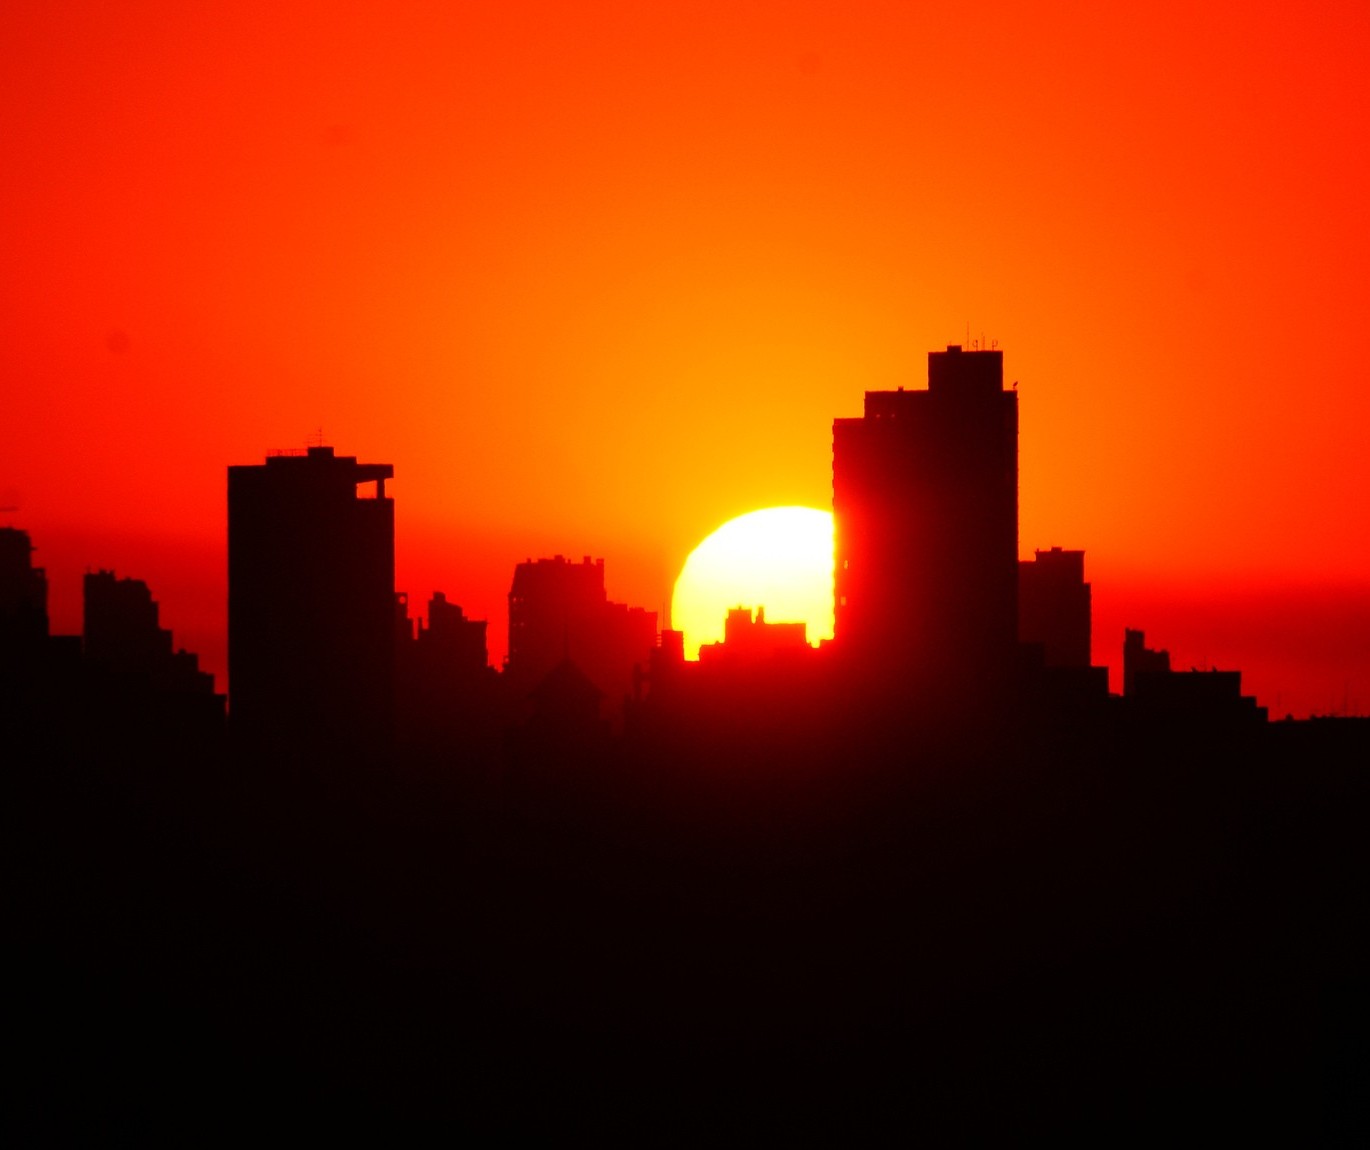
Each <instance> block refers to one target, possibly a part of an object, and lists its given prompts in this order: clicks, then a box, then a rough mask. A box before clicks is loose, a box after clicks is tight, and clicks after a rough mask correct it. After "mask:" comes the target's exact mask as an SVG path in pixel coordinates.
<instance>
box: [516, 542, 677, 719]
mask: <svg viewBox="0 0 1370 1150" xmlns="http://www.w3.org/2000/svg"><path fill="white" fill-rule="evenodd" d="M656 622H657V619H656V612H655V611H647V610H644V609H643V608H641V607H629V606H627V605H625V604H623V603H611V602H609V599H608V595H607V594H606V592H605V588H604V560H603V559H596V560H591V559H590V557H589V556H586V557H584V558H583V559H582V560H581V562H579V563H574V562H572V561H570V560H568V559H566V558H565V557H564V556H561V555H557V556H554V557H553V558H551V559H538V560H532V559H529V560H527V561H525V562H523V563H520V564H518V566H517V567H516V568H515V569H514V581H513V585H512V586H511V588H510V591H509V656H508V660H507V663H506V665H505V675H506V678H507V681H508V683H509V684H510V686H511V688H512V690H513V691H514V693H515V694H516V696H520V697H524V698H526V697H528V696H529V694H530V693H531V692H532V690H533V689H534V688H535V687H536V686H537V685H538V684H539V683H540V682H541V681H542V680H543V679H544V678H545V677H546V676H547V675H548V674H550V673H551V672H552V670H553V669H554V668H556V667H557V666H559V665H560V664H561V663H562V662H563V661H566V660H569V661H570V662H572V663H573V664H575V666H576V667H578V668H579V669H580V671H581V672H583V673H584V675H585V676H587V677H588V679H589V680H590V682H592V683H593V684H594V686H595V687H596V688H597V689H598V690H599V691H600V692H601V696H602V699H603V709H604V711H605V715H606V717H615V718H616V717H617V713H618V708H620V707H621V706H622V703H623V701H624V700H625V699H627V698H630V697H631V696H632V694H633V692H634V686H635V684H634V674H635V671H636V669H637V668H639V667H643V666H646V665H647V663H648V660H649V659H650V657H651V652H652V650H653V648H654V647H655V646H656Z"/></svg>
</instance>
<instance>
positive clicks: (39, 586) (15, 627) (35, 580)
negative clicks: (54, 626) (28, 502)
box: [0, 527, 48, 670]
mask: <svg viewBox="0 0 1370 1150" xmlns="http://www.w3.org/2000/svg"><path fill="white" fill-rule="evenodd" d="M47 638H48V579H47V574H46V572H45V571H44V570H43V568H41V567H35V566H34V565H33V544H32V543H31V542H30V540H29V534H28V532H27V531H20V530H19V529H18V528H16V527H0V670H4V669H13V670H17V669H18V668H20V667H22V666H24V665H25V664H27V663H29V662H31V661H32V660H34V659H36V658H37V657H38V656H39V651H40V649H41V648H42V646H43V644H44V643H45V642H46V641H47Z"/></svg>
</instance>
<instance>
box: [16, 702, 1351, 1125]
mask: <svg viewBox="0 0 1370 1150" xmlns="http://www.w3.org/2000/svg"><path fill="white" fill-rule="evenodd" d="M1368 749H1370V738H1367V734H1366V730H1365V724H1357V723H1355V722H1346V723H1340V724H1334V723H1323V724H1318V723H1308V724H1276V725H1273V726H1270V727H1263V728H1259V729H1257V730H1255V731H1247V732H1245V733H1241V732H1233V731H1227V732H1224V731H1209V732H1206V733H1205V732H1182V733H1181V732H1176V731H1166V730H1117V731H1110V732H1107V733H1100V732H1097V731H1096V732H1093V733H1081V732H1079V731H1075V732H1067V731H1061V730H1058V731H1054V732H1042V731H1037V732H1025V731H1022V730H1014V731H995V730H993V729H992V728H985V727H980V728H977V729H976V730H975V731H974V733H970V732H962V733H961V734H959V735H955V736H951V735H946V736H943V737H942V738H940V739H933V738H931V737H930V736H928V735H927V733H926V732H923V733H921V734H920V733H919V732H918V731H916V730H913V729H911V728H906V727H901V728H899V729H895V728H894V727H888V728H886V729H885V730H883V731H873V730H871V731H868V732H867V733H866V734H865V735H864V736H863V737H861V738H858V739H853V738H851V737H850V736H844V737H842V738H838V737H837V736H835V735H833V734H831V733H829V734H825V733H824V732H823V731H822V730H808V731H806V732H805V733H804V735H803V737H802V738H800V737H798V736H794V737H783V736H777V735H776V734H775V732H772V733H771V734H770V735H769V736H761V735H757V736H755V737H752V738H750V739H748V738H742V739H739V738H737V737H735V733H734V734H733V735H730V736H729V737H728V739H727V740H716V739H711V738H710V737H707V736H705V735H702V734H700V733H699V732H693V733H691V732H679V731H676V732H672V733H671V735H670V736H669V737H651V736H640V737H628V738H626V739H623V740H621V741H614V742H609V741H592V742H590V743H579V744H577V743H564V744H538V743H537V742H536V741H533V742H528V743H522V744H520V743H517V742H515V743H511V744H508V745H501V746H499V747H496V748H493V749H488V748H487V750H486V751H483V752H476V753H472V754H471V755H469V756H468V757H467V758H465V759H461V758H458V759H452V758H450V757H438V756H432V755H428V756H425V755H422V754H419V753H413V754H409V755H399V756H396V757H395V758H393V759H389V760H386V761H384V762H381V761H377V760H374V759H367V760H365V761H360V762H346V761H345V760H343V759H340V758H336V757H330V758H328V759H325V760H311V759H309V758H308V757H304V758H300V757H296V758H294V759H287V760H277V759H274V758H271V757H262V756H250V755H246V754H242V753H237V752H234V751H233V750H232V749H231V748H229V747H222V746H221V747H215V748H212V749H205V748H202V747H197V748H195V749H194V750H187V749H186V748H177V747H174V746H166V747H161V748H157V749H154V748H150V747H145V746H133V745H120V744H119V743H118V742H117V741H116V742H115V743H114V744H112V745H110V746H104V747H101V746H95V745H91V744H90V743H85V742H82V741H81V740H68V741H67V743H66V744H65V745H63V746H62V747H61V748H60V749H53V748H52V747H49V748H48V749H46V750H34V749H29V750H28V751H26V752H22V753H20V754H19V755H17V756H16V757H15V758H14V759H12V760H11V761H10V762H8V763H7V764H6V766H5V767H4V775H5V783H4V785H5V792H6V795H5V803H4V809H5V818H6V826H5V828H4V839H5V842H6V853H7V856H8V858H7V863H6V882H5V887H6V903H7V907H6V911H5V916H6V926H7V930H6V934H7V936H8V938H9V943H8V947H7V949H9V950H10V954H11V958H12V959H14V960H15V961H13V962H11V963H8V964H7V965H9V966H10V975H9V978H8V994H7V996H6V997H7V1001H8V1009H7V1011H6V1013H7V1015H8V1019H7V1021H6V1024H5V1031H6V1037H7V1043H6V1045H7V1046H8V1047H9V1052H10V1058H9V1059H8V1061H9V1064H10V1066H11V1067H12V1068H17V1069H12V1070H11V1071H10V1072H9V1081H8V1083H7V1090H6V1093H7V1094H8V1095H10V1100H9V1101H8V1102H7V1103H6V1104H5V1107H4V1109H5V1119H4V1121H5V1124H6V1126H7V1127H8V1128H9V1131H10V1138H9V1141H10V1142H11V1144H14V1145H22V1144H29V1143H33V1142H47V1141H52V1142H57V1141H62V1140H64V1139H65V1138H66V1137H67V1136H68V1135H70V1134H72V1133H83V1134H99V1135H112V1134H121V1135H131V1136H134V1137H138V1138H140V1139H141V1138H147V1137H175V1138H176V1139H177V1140H181V1139H187V1140H190V1139H194V1140H200V1139H202V1138H203V1137H206V1136H214V1135H219V1134H235V1135H240V1134H244V1133H247V1134H251V1133H254V1132H255V1133H259V1134H274V1133H277V1132H287V1131H288V1132H294V1133H299V1134H335V1133H339V1132H349V1133H351V1132H365V1133H366V1134H367V1135H369V1136H374V1135H375V1134H381V1135H385V1134H387V1133H397V1134H412V1133H416V1132H419V1131H422V1130H425V1129H429V1128H433V1127H438V1128H440V1129H442V1130H445V1131H448V1132H455V1133H462V1132H469V1133H473V1134H479V1135H490V1134H495V1135H500V1134H510V1135H513V1134H518V1133H525V1132H530V1131H531V1132H538V1133H544V1134H547V1133H550V1134H562V1135H570V1134H572V1133H582V1134H585V1135H592V1136H600V1137H611V1138H621V1139H622V1140H628V1139H632V1140H633V1141H650V1142H659V1141H662V1140H668V1141H669V1140H675V1139H679V1140H682V1141H689V1142H696V1141H702V1140H704V1139H706V1138H707V1139H709V1140H713V1139H715V1138H730V1137H734V1136H738V1135H757V1136H761V1137H766V1138H780V1137H791V1136H799V1137H808V1136H812V1137H815V1138H823V1139H830V1138H838V1137H847V1136H851V1137H856V1138H858V1139H860V1140H863V1141H864V1140H873V1139H874V1138H875V1137H877V1136H879V1137H881V1139H882V1140H884V1137H885V1136H886V1135H888V1136H889V1137H893V1138H900V1139H903V1138H905V1137H917V1136H920V1135H933V1136H936V1137H937V1138H938V1139H939V1140H946V1139H947V1138H950V1139H951V1140H960V1139H965V1140H977V1139H979V1138H982V1137H985V1136H994V1137H996V1138H1000V1139H1004V1138H1006V1139H1008V1140H1014V1139H1017V1138H1023V1137H1026V1136H1028V1135H1029V1134H1033V1133H1038V1132H1043V1131H1049V1132H1056V1133H1069V1132H1075V1133H1090V1134H1095V1135H1105V1136H1108V1137H1109V1138H1110V1140H1116V1138H1117V1137H1119V1136H1122V1137H1134V1136H1154V1135H1157V1134H1160V1135H1170V1136H1174V1135H1176V1134H1182V1135H1184V1136H1191V1135H1195V1134H1197V1135H1199V1136H1205V1135H1207V1136H1217V1137H1231V1136H1233V1135H1238V1136H1241V1135H1252V1134H1259V1135H1261V1136H1263V1138H1265V1139H1277V1140H1280V1141H1285V1142H1289V1143H1297V1144H1308V1143H1310V1142H1312V1143H1319V1142H1321V1143H1333V1144H1336V1143H1339V1142H1342V1141H1345V1142H1347V1143H1350V1142H1353V1141H1355V1142H1362V1141H1363V1139H1364V1136H1365V1135H1366V1133H1367V1132H1370V1109H1368V1108H1370V976H1368V975H1367V972H1368V971H1370V964H1368V963H1367V959H1370V949H1367V946H1366V926H1367V899H1366V891H1367V879H1368V878H1370V837H1368V836H1367V834H1366V827H1367V825H1370V821H1368V820H1367V816H1368V815H1370V755H1368V754H1367V750H1368Z"/></svg>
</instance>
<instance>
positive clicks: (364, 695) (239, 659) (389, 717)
mask: <svg viewBox="0 0 1370 1150" xmlns="http://www.w3.org/2000/svg"><path fill="white" fill-rule="evenodd" d="M393 475H394V468H393V467H392V466H391V465H390V464H388V463H358V462H357V460H356V458H355V457H354V456H350V455H349V456H340V455H335V454H334V451H333V448H331V447H311V448H309V449H308V450H307V451H303V452H294V453H284V452H283V453H280V454H275V455H271V456H268V457H267V460H266V462H265V463H262V464H253V465H247V466H235V467H230V468H229V469H228V673H229V684H228V685H229V721H230V724H231V727H232V729H233V730H234V731H235V732H236V733H237V734H238V735H239V736H241V737H243V738H244V739H247V740H249V741H252V742H255V743H262V744H265V745H268V746H270V745H277V746H283V747H287V746H288V747H308V746H317V747H320V748H324V749H341V750H344V751H349V752H365V751H367V750H370V749H374V748H376V747H377V746H384V745H386V744H387V743H388V741H389V740H390V738H391V737H392V735H393V728H394V707H395V505H394V501H393V500H392V499H391V498H390V497H388V496H387V495H386V493H385V481H386V480H387V479H390V478H391V477H392V476H393ZM372 484H374V488H373V490H372V491H359V489H361V488H363V487H366V486H370V485H372Z"/></svg>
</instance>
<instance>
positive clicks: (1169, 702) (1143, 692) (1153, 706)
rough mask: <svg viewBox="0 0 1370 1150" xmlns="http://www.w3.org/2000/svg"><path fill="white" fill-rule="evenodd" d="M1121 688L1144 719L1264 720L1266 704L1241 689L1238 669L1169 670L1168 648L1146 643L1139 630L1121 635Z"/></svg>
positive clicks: (1199, 721) (1191, 721)
mask: <svg viewBox="0 0 1370 1150" xmlns="http://www.w3.org/2000/svg"><path fill="white" fill-rule="evenodd" d="M1123 694H1124V698H1125V699H1126V700H1127V703H1128V706H1129V707H1130V708H1131V710H1132V712H1133V713H1134V715H1138V716H1140V717H1142V718H1143V719H1144V720H1147V721H1150V720H1161V721H1168V722H1178V723H1184V724H1191V725H1192V724H1230V723H1264V722H1265V721H1266V719H1267V711H1266V708H1264V707H1262V706H1259V705H1258V704H1257V702H1256V700H1255V698H1254V697H1253V696H1250V695H1243V694H1242V674H1241V672H1240V671H1219V670H1217V669H1216V668H1215V669H1211V670H1203V671H1201V670H1198V669H1197V668H1193V669H1191V670H1188V671H1174V670H1171V667H1170V652H1168V651H1152V650H1148V649H1147V647H1146V640H1145V636H1144V634H1143V633H1142V632H1141V631H1132V630H1128V631H1126V632H1125V633H1124V641H1123Z"/></svg>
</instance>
